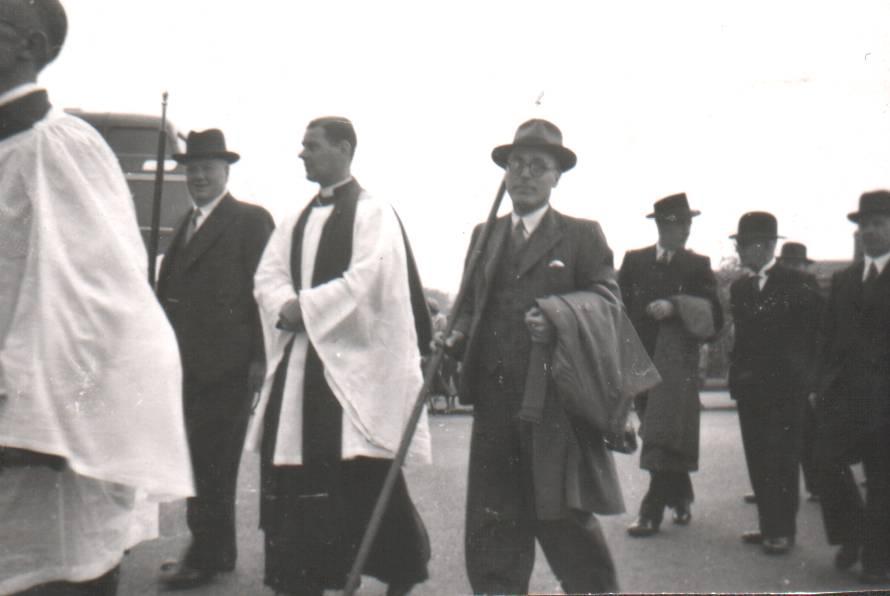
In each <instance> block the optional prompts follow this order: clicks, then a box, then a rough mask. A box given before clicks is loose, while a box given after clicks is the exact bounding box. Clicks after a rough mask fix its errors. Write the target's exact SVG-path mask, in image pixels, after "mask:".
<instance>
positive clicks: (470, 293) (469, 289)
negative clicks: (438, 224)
mask: <svg viewBox="0 0 890 596" xmlns="http://www.w3.org/2000/svg"><path fill="white" fill-rule="evenodd" d="M483 226H484V224H479V225H477V226H476V227H475V228H473V235H472V237H471V238H470V246H469V248H468V249H467V256H466V257H465V258H464V274H463V279H462V280H461V285H462V289H463V295H464V299H463V305H462V308H461V310H460V313H458V317H457V319H456V320H455V322H454V330H455V331H460V332H461V333H463V334H464V336H469V334H470V325H471V323H472V321H473V313H474V309H475V303H476V301H475V300H474V298H475V295H476V292H475V289H476V288H475V283H476V280H475V276H473V278H474V279H470V278H469V277H468V276H467V273H468V271H467V266H468V265H469V264H470V260H471V257H472V255H473V251H474V250H476V243H477V242H478V240H479V234H480V233H481V231H482V227H483Z"/></svg>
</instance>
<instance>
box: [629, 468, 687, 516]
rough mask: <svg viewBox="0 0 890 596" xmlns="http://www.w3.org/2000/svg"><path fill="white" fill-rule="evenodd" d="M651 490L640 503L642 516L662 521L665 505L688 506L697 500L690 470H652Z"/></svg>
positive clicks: (674, 506)
mask: <svg viewBox="0 0 890 596" xmlns="http://www.w3.org/2000/svg"><path fill="white" fill-rule="evenodd" d="M649 474H650V478H649V490H648V491H647V492H646V496H644V497H643V501H642V503H640V517H645V518H647V519H651V520H652V521H653V522H655V523H656V524H660V523H661V519H662V517H663V516H664V508H665V507H673V508H674V509H676V508H678V507H683V506H684V505H686V506H688V505H689V504H690V503H692V501H693V500H695V495H694V493H693V491H692V479H691V478H690V477H689V472H680V471H673V470H651V471H650V472H649Z"/></svg>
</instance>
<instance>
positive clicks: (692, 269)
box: [618, 244, 723, 356]
mask: <svg viewBox="0 0 890 596" xmlns="http://www.w3.org/2000/svg"><path fill="white" fill-rule="evenodd" d="M618 284H619V285H620V286H621V297H622V298H623V299H624V305H625V306H626V307H627V315H628V316H629V317H630V320H631V322H632V323H633V324H634V328H635V329H636V330H637V333H638V334H639V335H640V339H641V340H643V345H644V346H646V351H647V352H649V355H650V356H651V355H653V354H655V341H656V338H657V337H658V327H659V325H660V323H659V322H658V321H656V320H655V319H653V318H652V317H650V316H648V315H646V307H647V306H649V304H651V303H652V302H653V301H654V300H659V299H665V298H669V297H671V296H676V295H679V294H688V295H690V296H698V297H699V298H705V299H706V300H709V301H710V302H711V307H712V308H713V312H714V331H715V333H716V332H717V331H719V330H720V328H721V327H722V326H723V311H722V309H721V307H720V300H719V299H718V298H717V278H716V277H715V276H714V272H713V271H712V270H711V259H709V258H708V257H706V256H703V255H698V254H696V253H694V252H692V251H690V250H685V249H684V250H678V251H677V252H676V253H674V256H673V258H672V259H671V262H670V263H668V264H667V265H663V264H659V263H658V262H657V261H656V248H655V245H654V244H653V245H652V246H648V247H646V248H641V249H639V250H631V251H628V252H627V254H625V255H624V262H623V263H622V264H621V271H619V273H618Z"/></svg>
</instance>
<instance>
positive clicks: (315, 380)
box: [260, 180, 431, 594]
mask: <svg viewBox="0 0 890 596" xmlns="http://www.w3.org/2000/svg"><path fill="white" fill-rule="evenodd" d="M360 193H361V187H360V186H359V185H358V183H357V182H356V181H355V180H352V181H351V182H349V183H348V184H345V185H343V186H341V187H339V188H337V189H336V191H335V193H334V197H333V199H332V201H333V203H334V209H333V211H332V213H331V215H330V217H329V218H328V220H327V221H326V222H325V225H324V228H323V231H322V235H321V238H320V240H319V247H318V253H317V254H318V256H317V257H316V261H315V269H314V273H313V279H312V285H313V287H315V286H317V285H320V284H322V283H325V282H327V281H330V280H332V279H336V278H337V277H341V276H342V275H343V273H344V272H345V271H346V270H347V268H348V267H349V263H350V259H351V255H352V233H353V227H354V226H353V224H354V221H355V212H356V204H357V202H358V198H359V195H360ZM315 202H316V201H315V200H313V204H314V203H315ZM311 205H312V204H310V206H308V207H306V209H305V210H304V211H303V213H302V214H301V215H300V218H299V219H298V220H297V224H296V227H295V228H294V234H293V240H292V245H291V275H292V279H293V280H294V281H295V283H299V280H300V279H301V267H300V263H301V251H302V243H303V231H304V228H305V225H306V221H307V220H308V217H309V213H310V211H311V209H312V206H311ZM405 248H406V252H407V254H408V259H407V267H408V274H409V284H410V286H411V303H412V307H413V311H414V320H415V326H416V328H417V337H418V345H419V346H420V348H421V351H426V350H427V349H428V346H429V342H430V339H431V324H430V317H429V312H428V311H427V308H426V302H425V300H424V297H423V290H422V286H421V284H420V278H419V276H418V274H417V269H416V266H415V264H414V258H413V256H412V254H411V249H410V247H409V246H408V241H407V237H406V238H405ZM297 289H299V288H297ZM289 359H290V346H289V347H288V348H287V350H286V351H285V354H284V356H283V357H282V359H281V363H280V364H279V366H278V369H277V371H276V373H275V380H274V384H273V386H272V392H271V396H270V400H269V405H268V409H267V410H266V416H265V422H264V429H263V443H262V447H261V486H262V493H261V501H260V527H261V528H262V529H263V531H264V532H265V536H266V541H265V548H266V578H265V583H266V584H267V585H268V586H270V587H272V588H273V589H276V590H282V591H288V592H297V593H310V594H311V593H320V592H321V591H322V590H323V589H325V588H332V589H342V588H343V587H344V586H345V583H346V574H347V573H348V571H349V568H350V567H351V565H352V562H353V561H354V560H355V556H356V554H357V551H358V546H359V544H360V542H361V539H362V536H363V534H364V531H365V529H366V528H367V525H368V521H369V520H370V517H371V512H372V510H373V508H374V504H375V502H376V500H377V497H378V495H379V494H380V490H381V488H382V487H383V481H384V479H385V477H386V473H387V471H388V469H389V466H390V464H391V463H392V460H390V459H378V458H367V457H363V458H357V459H351V460H343V459H341V452H342V442H341V439H342V437H341V433H342V419H343V410H342V408H341V406H340V404H339V402H338V401H337V399H336V397H335V396H334V394H333V392H332V391H331V388H330V387H329V386H328V384H327V381H326V380H325V378H324V365H323V364H322V362H321V360H320V358H319V356H318V354H317V353H316V351H315V349H314V348H313V347H312V345H311V343H310V345H309V349H308V352H307V355H306V368H305V374H304V381H303V396H304V402H303V465H302V466H275V465H273V464H272V461H273V454H274V452H275V437H276V435H277V431H278V425H279V423H282V424H288V421H283V420H280V414H281V403H282V397H283V392H284V386H285V377H286V370H287V362H288V360H289ZM429 558H430V544H429V537H428V536H427V533H426V528H425V527H424V525H423V521H422V520H421V519H420V516H419V515H418V513H417V511H416V509H415V508H414V505H413V503H412V502H411V498H410V496H409V494H408V488H407V485H406V483H405V479H404V476H403V475H402V473H401V472H400V473H399V477H398V480H397V482H396V485H395V489H394V491H393V494H392V497H391V499H390V502H389V507H388V508H387V511H386V514H385V515H384V517H383V523H382V524H381V526H380V530H379V532H378V534H377V538H376V540H375V542H374V547H373V548H372V550H371V554H370V557H369V558H368V561H367V563H366V564H365V567H364V569H363V570H362V571H363V573H364V574H365V575H371V576H374V577H376V578H378V579H380V580H381V581H384V582H387V583H400V584H413V583H419V582H422V581H424V580H425V579H426V578H427V577H428V574H427V562H428V561H429Z"/></svg>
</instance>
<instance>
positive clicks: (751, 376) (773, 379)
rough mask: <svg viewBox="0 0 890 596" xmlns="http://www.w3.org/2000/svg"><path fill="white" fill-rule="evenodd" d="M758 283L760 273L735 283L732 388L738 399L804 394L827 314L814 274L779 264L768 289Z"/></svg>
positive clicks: (732, 296)
mask: <svg viewBox="0 0 890 596" xmlns="http://www.w3.org/2000/svg"><path fill="white" fill-rule="evenodd" d="M755 284H756V279H755V278H752V277H742V278H740V279H737V280H736V281H735V282H733V284H732V286H731V287H730V305H731V310H732V318H733V322H734V324H735V343H734V345H733V348H732V353H731V356H730V368H729V389H730V393H731V395H732V397H733V399H775V398H783V397H787V398H788V399H791V398H792V397H795V396H798V397H799V396H800V395H803V394H805V393H806V392H807V391H808V390H809V387H810V386H811V383H812V374H811V373H812V366H813V364H814V356H815V353H816V351H815V345H816V340H817V330H818V324H817V321H818V320H819V318H820V315H821V303H822V300H821V298H820V296H819V293H818V291H817V289H816V286H815V282H814V279H813V277H812V276H811V275H807V274H806V273H802V272H799V271H795V270H793V269H789V268H787V267H783V266H782V265H778V264H777V265H775V266H773V268H772V269H771V270H770V271H769V272H768V274H767V281H766V284H765V285H764V287H763V290H760V291H757V290H756V289H755Z"/></svg>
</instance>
